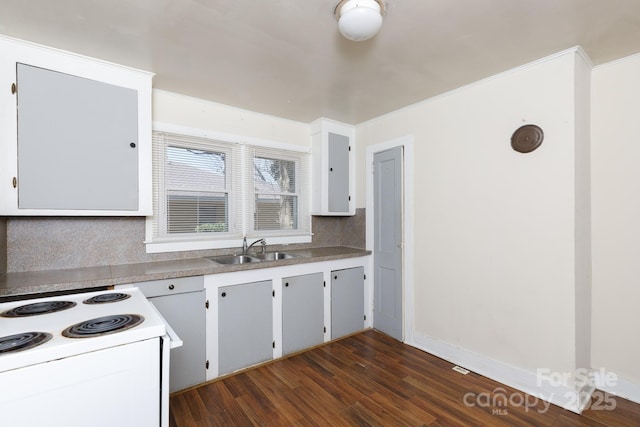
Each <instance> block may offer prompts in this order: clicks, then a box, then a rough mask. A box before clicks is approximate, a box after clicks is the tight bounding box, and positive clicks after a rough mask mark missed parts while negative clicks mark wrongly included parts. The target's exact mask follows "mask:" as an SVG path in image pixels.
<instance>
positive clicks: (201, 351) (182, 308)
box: [136, 276, 207, 392]
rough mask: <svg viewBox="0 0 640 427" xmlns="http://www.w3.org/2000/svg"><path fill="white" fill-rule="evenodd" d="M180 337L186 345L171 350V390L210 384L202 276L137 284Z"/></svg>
mask: <svg viewBox="0 0 640 427" xmlns="http://www.w3.org/2000/svg"><path fill="white" fill-rule="evenodd" d="M136 286H137V287H138V288H140V290H141V291H142V293H143V294H144V295H145V296H146V297H147V299H148V300H149V301H151V303H152V304H153V305H154V306H155V307H156V308H157V309H158V311H159V312H160V314H162V316H163V317H164V318H165V319H166V321H167V322H169V325H171V328H172V329H173V330H174V331H175V332H176V334H178V336H179V337H180V339H181V340H182V342H183V344H182V346H181V347H178V348H174V349H172V350H171V356H170V360H171V365H170V376H169V390H170V391H171V392H174V391H178V390H182V389H185V388H187V387H191V386H193V385H196V384H200V383H203V382H205V381H206V372H207V371H206V334H205V324H206V294H205V290H204V280H203V277H202V276H193V277H182V278H177V279H167V280H154V281H150V282H142V283H136Z"/></svg>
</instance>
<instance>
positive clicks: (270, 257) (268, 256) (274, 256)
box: [255, 252, 298, 261]
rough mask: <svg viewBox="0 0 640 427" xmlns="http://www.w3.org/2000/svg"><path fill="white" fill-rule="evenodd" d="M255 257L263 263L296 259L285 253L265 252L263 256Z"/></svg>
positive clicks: (257, 255) (294, 256)
mask: <svg viewBox="0 0 640 427" xmlns="http://www.w3.org/2000/svg"><path fill="white" fill-rule="evenodd" d="M255 257H256V258H260V259H261V260H263V261H276V260H280V259H292V258H298V256H297V255H293V254H290V253H287V252H265V253H263V254H256V255H255Z"/></svg>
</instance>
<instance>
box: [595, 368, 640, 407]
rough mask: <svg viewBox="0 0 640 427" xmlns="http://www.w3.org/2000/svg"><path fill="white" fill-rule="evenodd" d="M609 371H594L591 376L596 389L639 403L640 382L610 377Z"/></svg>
mask: <svg viewBox="0 0 640 427" xmlns="http://www.w3.org/2000/svg"><path fill="white" fill-rule="evenodd" d="M610 375H611V374H610V373H608V372H604V371H603V370H600V371H595V372H594V374H593V376H594V380H595V383H596V388H597V389H598V390H602V391H606V392H607V393H610V394H613V395H614V396H618V397H621V398H623V399H627V400H630V401H632V402H635V403H640V384H637V383H634V382H631V381H628V380H625V379H622V378H618V377H617V376H616V377H615V378H611V377H610Z"/></svg>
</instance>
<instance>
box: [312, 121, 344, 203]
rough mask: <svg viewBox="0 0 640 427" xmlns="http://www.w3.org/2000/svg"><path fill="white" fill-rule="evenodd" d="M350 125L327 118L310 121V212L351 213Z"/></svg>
mask: <svg viewBox="0 0 640 427" xmlns="http://www.w3.org/2000/svg"><path fill="white" fill-rule="evenodd" d="M354 134H355V132H354V128H353V126H350V125H346V124H343V123H339V122H335V121H332V120H328V119H324V118H321V119H318V120H316V121H314V122H313V123H312V124H311V157H312V162H313V163H312V165H313V166H312V170H313V172H312V188H313V191H312V196H311V214H312V215H327V216H347V215H355V197H354V196H355V161H354V159H355V146H354V145H355V137H354Z"/></svg>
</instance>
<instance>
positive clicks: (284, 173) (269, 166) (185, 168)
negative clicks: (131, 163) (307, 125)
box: [147, 131, 311, 252]
mask: <svg viewBox="0 0 640 427" xmlns="http://www.w3.org/2000/svg"><path fill="white" fill-rule="evenodd" d="M153 153H154V156H153V172H154V173H153V187H154V203H153V204H154V216H153V218H151V219H150V220H149V223H150V224H151V226H150V227H148V236H147V243H148V245H147V251H148V252H163V251H173V250H188V249H206V248H219V247H231V246H235V245H237V244H238V240H239V239H242V237H243V236H245V235H246V236H247V237H250V238H258V237H260V238H262V237H270V240H271V242H273V243H294V242H303V241H310V234H311V231H310V224H311V218H310V214H309V208H308V206H309V200H308V196H307V193H308V191H309V189H308V185H309V181H308V176H309V173H310V171H309V164H308V163H309V154H308V152H306V151H296V150H287V149H281V148H272V147H267V146H263V145H250V144H240V143H233V142H227V141H218V140H213V139H209V138H202V137H192V136H188V135H180V134H175V133H169V132H159V131H154V133H153ZM300 237H303V239H302V240H301V239H300ZM163 244H164V248H162V247H160V246H162V245H163ZM158 245H160V246H158ZM150 247H151V249H150Z"/></svg>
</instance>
